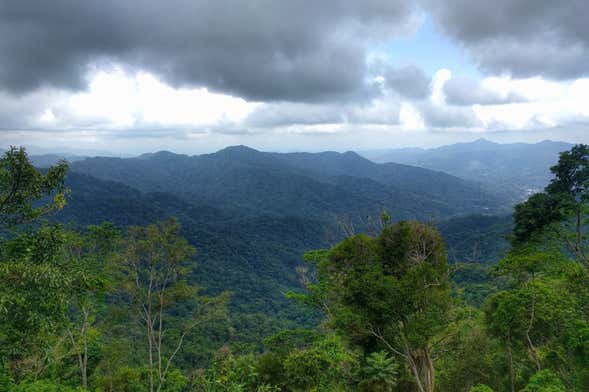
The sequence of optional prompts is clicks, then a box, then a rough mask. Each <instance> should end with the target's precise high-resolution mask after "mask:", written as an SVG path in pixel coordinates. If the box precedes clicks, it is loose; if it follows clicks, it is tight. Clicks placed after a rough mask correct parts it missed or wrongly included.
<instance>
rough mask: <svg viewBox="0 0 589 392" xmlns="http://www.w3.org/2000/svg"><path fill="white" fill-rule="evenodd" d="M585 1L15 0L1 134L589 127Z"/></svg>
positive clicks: (33, 139)
mask: <svg viewBox="0 0 589 392" xmlns="http://www.w3.org/2000/svg"><path fill="white" fill-rule="evenodd" d="M587 15H589V2H588V1H585V0H562V1H554V0H495V1H493V2H490V1H487V0H485V1H482V0H416V1H414V2H409V1H406V0H362V1H356V0H322V1H311V0H289V1H278V0H167V1H156V0H102V1H79V0H52V1H43V0H36V1H32V0H2V1H1V2H0V146H3V147H6V146H8V145H25V146H28V147H29V149H30V150H31V151H33V152H50V151H62V152H63V151H68V152H74V153H75V152H79V153H88V152H90V153H91V152H96V153H109V154H115V155H117V154H119V155H127V154H131V155H132V154H138V153H142V152H150V151H158V150H171V151H175V152H181V153H188V154H197V153H204V152H211V151H215V150H218V149H221V148H223V147H225V146H228V145H237V144H244V145H248V146H251V147H254V148H258V149H261V150H272V151H323V150H338V151H345V150H369V149H383V148H396V147H409V146H421V147H433V146H439V145H443V144H450V143H455V142H464V141H470V140H475V139H478V138H487V139H490V140H494V141H498V142H522V141H523V142H538V141H541V140H546V139H552V140H562V141H568V142H585V143H588V142H589V23H586V16H587Z"/></svg>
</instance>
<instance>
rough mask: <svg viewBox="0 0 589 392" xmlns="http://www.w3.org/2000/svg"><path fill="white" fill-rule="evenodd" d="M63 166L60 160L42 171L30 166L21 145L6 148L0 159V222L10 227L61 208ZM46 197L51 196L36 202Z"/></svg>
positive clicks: (63, 162)
mask: <svg viewBox="0 0 589 392" xmlns="http://www.w3.org/2000/svg"><path fill="white" fill-rule="evenodd" d="M67 168H68V166H67V163H66V162H65V161H60V162H59V163H58V164H57V165H56V166H54V167H52V168H50V169H48V170H47V171H46V173H45V174H43V173H41V172H40V171H38V170H37V169H35V167H33V165H32V164H31V162H30V161H29V158H28V156H27V153H26V151H25V149H24V148H23V147H20V148H16V147H11V148H10V149H9V150H8V151H6V152H5V153H4V156H3V157H2V158H0V225H3V226H5V227H6V226H9V227H10V226H14V225H17V224H20V223H27V222H31V221H34V220H35V219H37V218H39V217H40V216H41V215H43V214H46V213H48V212H50V211H53V210H56V209H61V208H63V206H64V205H65V196H66V193H67V191H66V188H65V186H64V178H65V174H66V172H67ZM46 196H52V197H53V199H52V200H49V201H46V202H44V203H41V204H40V205H39V203H36V202H38V201H39V200H40V199H42V198H43V197H46Z"/></svg>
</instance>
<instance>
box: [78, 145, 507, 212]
mask: <svg viewBox="0 0 589 392" xmlns="http://www.w3.org/2000/svg"><path fill="white" fill-rule="evenodd" d="M72 170H73V171H75V172H79V173H85V174H88V175H92V176H94V177H97V178H100V179H104V180H113V181H119V182H122V183H125V184H127V185H130V186H132V187H134V188H137V189H139V190H141V191H144V192H169V193H173V194H174V195H176V196H178V197H181V198H183V199H185V200H190V201H195V200H196V201H199V202H203V203H211V204H213V205H215V206H216V207H218V208H223V209H234V210H239V211H241V212H248V213H250V214H253V215H257V214H259V213H260V212H262V213H264V214H271V215H276V216H296V217H302V218H307V217H317V216H320V217H322V218H328V219H334V218H342V217H343V215H344V214H349V213H352V214H354V215H355V216H352V217H349V218H350V219H354V220H357V219H359V218H362V217H366V216H367V215H374V214H378V213H379V211H380V210H382V209H383V208H385V209H387V210H389V211H391V212H392V213H393V214H394V215H395V217H397V218H398V219H407V218H420V219H439V218H444V217H448V216H455V215H464V214H467V213H488V212H496V211H500V210H501V209H502V208H503V207H504V205H505V204H506V203H505V200H502V199H501V198H499V197H496V196H494V195H491V194H489V193H487V192H484V191H482V190H481V187H480V185H478V184H477V183H474V182H469V181H465V180H461V179H459V178H456V177H453V176H450V175H447V174H443V173H440V172H434V171H431V170H425V169H421V168H414V167H409V166H405V165H397V164H375V163H373V162H370V161H369V160H367V159H365V158H362V157H360V156H359V155H357V154H355V153H351V152H350V153H345V154H338V153H321V154H303V155H301V154H272V153H263V152H259V151H256V150H254V149H250V148H247V147H243V146H240V147H230V148H226V149H224V150H221V151H219V152H217V153H214V154H207V155H199V156H186V155H178V154H173V153H169V152H159V153H155V154H149V155H143V156H140V157H138V158H131V159H120V158H90V159H86V160H83V161H79V162H75V163H73V164H72ZM350 207H353V208H350Z"/></svg>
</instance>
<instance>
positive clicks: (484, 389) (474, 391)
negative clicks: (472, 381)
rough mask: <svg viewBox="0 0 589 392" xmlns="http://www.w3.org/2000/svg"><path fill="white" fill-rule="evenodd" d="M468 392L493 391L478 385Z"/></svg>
mask: <svg viewBox="0 0 589 392" xmlns="http://www.w3.org/2000/svg"><path fill="white" fill-rule="evenodd" d="M468 392H493V390H492V389H491V388H490V387H488V386H486V385H483V384H478V385H475V386H474V387H472V388H470V390H469V391H468Z"/></svg>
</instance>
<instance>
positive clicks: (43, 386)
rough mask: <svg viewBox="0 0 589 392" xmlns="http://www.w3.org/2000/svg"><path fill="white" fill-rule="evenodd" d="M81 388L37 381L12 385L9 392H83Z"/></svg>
mask: <svg viewBox="0 0 589 392" xmlns="http://www.w3.org/2000/svg"><path fill="white" fill-rule="evenodd" d="M83 391H84V390H83V389H81V388H73V387H70V386H67V385H63V384H60V383H58V382H53V381H48V380H39V381H34V382H23V383H20V384H18V385H14V386H13V387H12V389H11V392H83Z"/></svg>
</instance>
